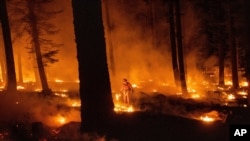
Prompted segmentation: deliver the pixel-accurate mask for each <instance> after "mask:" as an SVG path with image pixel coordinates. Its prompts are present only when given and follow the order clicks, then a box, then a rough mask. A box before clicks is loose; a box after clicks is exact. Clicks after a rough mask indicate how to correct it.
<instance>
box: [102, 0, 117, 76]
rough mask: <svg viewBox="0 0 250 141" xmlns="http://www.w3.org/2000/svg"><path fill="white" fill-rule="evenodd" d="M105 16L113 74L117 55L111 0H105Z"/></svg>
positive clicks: (113, 73)
mask: <svg viewBox="0 0 250 141" xmlns="http://www.w3.org/2000/svg"><path fill="white" fill-rule="evenodd" d="M103 12H104V13H103V17H104V18H105V19H104V21H105V24H106V36H105V37H106V42H107V45H108V46H107V48H108V50H107V51H108V54H109V66H110V70H111V74H112V75H113V76H115V75H116V69H115V68H116V67H115V56H114V45H113V41H112V40H113V39H112V36H113V33H112V24H111V21H110V11H109V0H103Z"/></svg>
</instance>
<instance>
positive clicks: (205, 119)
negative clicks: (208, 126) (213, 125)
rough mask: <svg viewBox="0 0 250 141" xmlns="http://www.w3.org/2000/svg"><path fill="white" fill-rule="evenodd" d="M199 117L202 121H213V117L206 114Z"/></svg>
mask: <svg viewBox="0 0 250 141" xmlns="http://www.w3.org/2000/svg"><path fill="white" fill-rule="evenodd" d="M200 119H201V120H202V121H204V122H213V121H215V119H214V118H212V117H209V116H207V115H205V116H201V117H200Z"/></svg>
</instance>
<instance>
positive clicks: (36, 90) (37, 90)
mask: <svg viewBox="0 0 250 141" xmlns="http://www.w3.org/2000/svg"><path fill="white" fill-rule="evenodd" d="M34 91H35V92H40V91H42V89H39V88H37V89H35V90H34Z"/></svg>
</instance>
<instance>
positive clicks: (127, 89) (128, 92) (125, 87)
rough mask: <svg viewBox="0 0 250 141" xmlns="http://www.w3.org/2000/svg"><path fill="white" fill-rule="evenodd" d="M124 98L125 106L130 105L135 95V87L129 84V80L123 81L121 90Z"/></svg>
mask: <svg viewBox="0 0 250 141" xmlns="http://www.w3.org/2000/svg"><path fill="white" fill-rule="evenodd" d="M120 92H121V94H122V97H123V102H124V103H125V104H130V99H131V96H132V93H133V87H132V85H131V84H130V83H129V82H128V80H127V79H123V80H122V86H121V90H120Z"/></svg>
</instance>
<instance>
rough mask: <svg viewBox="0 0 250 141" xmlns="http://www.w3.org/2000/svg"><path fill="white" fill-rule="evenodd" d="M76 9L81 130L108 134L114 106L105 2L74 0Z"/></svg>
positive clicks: (74, 13) (98, 0) (75, 23)
mask: <svg viewBox="0 0 250 141" xmlns="http://www.w3.org/2000/svg"><path fill="white" fill-rule="evenodd" d="M72 7H73V17H74V28H75V29H74V31H75V37H76V45H77V59H78V63H79V80H80V98H81V103H82V104H81V120H82V124H81V130H82V131H87V132H90V131H97V132H101V133H104V132H107V130H108V129H110V124H111V122H112V116H113V115H114V110H113V109H114V103H113V100H112V93H111V87H110V80H109V72H108V66H107V58H106V45H105V39H104V27H103V22H102V9H101V0H91V1H89V0H72ZM110 130H111V129H110Z"/></svg>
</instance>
